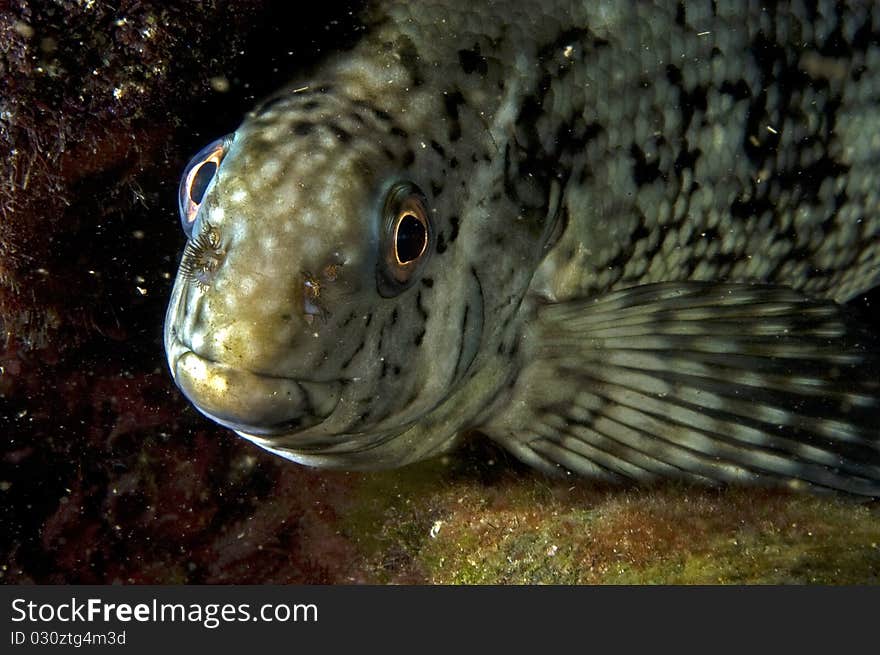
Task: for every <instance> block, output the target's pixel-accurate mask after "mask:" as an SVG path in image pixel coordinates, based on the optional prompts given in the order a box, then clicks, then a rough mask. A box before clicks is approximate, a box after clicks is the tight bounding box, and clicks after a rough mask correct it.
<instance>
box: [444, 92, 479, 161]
mask: <svg viewBox="0 0 880 655" xmlns="http://www.w3.org/2000/svg"><path fill="white" fill-rule="evenodd" d="M463 104H465V101H464V96H463V95H462V94H461V91H457V90H456V91H448V92H446V93H445V94H444V95H443V108H444V109H445V110H446V117H447V119H448V122H449V141H450V142H455V141H458V140H459V139H460V138H461V119H460V117H459V112H458V108H459V106H461V105H463ZM474 161H476V160H474Z"/></svg>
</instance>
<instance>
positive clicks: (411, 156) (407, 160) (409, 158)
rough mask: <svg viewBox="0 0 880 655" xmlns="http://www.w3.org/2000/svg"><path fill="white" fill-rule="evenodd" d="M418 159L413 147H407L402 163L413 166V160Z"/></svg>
mask: <svg viewBox="0 0 880 655" xmlns="http://www.w3.org/2000/svg"><path fill="white" fill-rule="evenodd" d="M415 160H416V154H415V153H414V152H413V151H412V149H407V151H406V152H405V153H403V158H402V159H401V164H403V166H404V167H409V166H412V164H413V162H415Z"/></svg>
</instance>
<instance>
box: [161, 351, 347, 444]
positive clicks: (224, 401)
mask: <svg viewBox="0 0 880 655" xmlns="http://www.w3.org/2000/svg"><path fill="white" fill-rule="evenodd" d="M169 359H170V361H169V364H170V365H171V369H172V374H173V376H174V379H175V381H176V382H177V385H178V387H180V389H181V391H183V393H184V395H186V397H187V398H188V399H189V400H190V402H192V403H193V405H195V407H196V408H197V409H198V410H199V411H200V412H202V413H203V414H205V415H206V416H208V417H209V418H211V419H212V420H214V421H216V422H218V423H220V424H221V425H224V426H226V427H228V428H231V429H233V430H242V431H246V432H249V433H251V434H257V435H272V434H280V433H286V432H291V431H296V430H299V429H305V428H308V427H311V426H313V425H316V424H318V423H320V422H321V421H323V420H324V419H325V418H326V417H327V416H329V415H330V414H331V413H332V412H333V410H334V409H335V407H336V404H337V403H338V402H339V395H340V383H339V382H337V381H327V382H312V381H304V380H294V379H289V378H284V377H273V376H267V375H261V374H257V373H252V372H250V371H245V370H241V369H237V368H234V367H231V366H228V365H225V364H221V363H217V362H212V361H210V360H208V359H205V358H204V357H201V356H199V355H197V354H196V353H194V352H192V351H191V350H186V351H183V352H180V353H179V354H176V356H172V357H171V358H169Z"/></svg>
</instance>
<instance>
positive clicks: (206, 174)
mask: <svg viewBox="0 0 880 655" xmlns="http://www.w3.org/2000/svg"><path fill="white" fill-rule="evenodd" d="M216 172H217V164H215V163H214V162H212V161H206V162H204V163H203V164H202V165H201V166H199V170H197V171H196V174H195V175H193V180H192V184H191V185H190V187H189V198H190V200H192V201H193V202H194V203H195V204H197V205H199V204H201V202H202V197H203V196H204V195H205V189H207V188H208V185H209V184H210V183H211V179H212V178H213V177H214V173H216Z"/></svg>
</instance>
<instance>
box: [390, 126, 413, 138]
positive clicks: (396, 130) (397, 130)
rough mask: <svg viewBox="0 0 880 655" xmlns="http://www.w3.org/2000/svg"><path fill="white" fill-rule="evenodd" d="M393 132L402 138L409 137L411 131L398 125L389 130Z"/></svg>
mask: <svg viewBox="0 0 880 655" xmlns="http://www.w3.org/2000/svg"><path fill="white" fill-rule="evenodd" d="M388 131H389V132H390V133H391V134H393V135H394V136H396V137H400V138H401V139H407V138H409V133H408V132H407V131H406V130H405V129H403V128H402V127H398V126H397V125H395V126H393V127H392V128H391V129H390V130H388Z"/></svg>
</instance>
